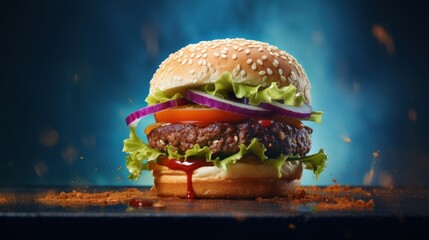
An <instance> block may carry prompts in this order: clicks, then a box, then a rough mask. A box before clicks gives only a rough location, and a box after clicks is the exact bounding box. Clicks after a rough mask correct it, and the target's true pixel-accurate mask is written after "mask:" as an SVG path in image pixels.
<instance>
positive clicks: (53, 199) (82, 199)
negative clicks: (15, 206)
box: [36, 188, 156, 206]
mask: <svg viewBox="0 0 429 240" xmlns="http://www.w3.org/2000/svg"><path fill="white" fill-rule="evenodd" d="M139 198H145V199H151V198H156V193H154V192H153V191H139V190H137V189H136V188H129V189H126V190H124V191H105V192H98V193H88V192H79V191H76V190H73V191H72V192H67V193H66V192H60V193H55V192H49V193H47V194H43V195H40V196H39V197H37V198H36V201H37V202H39V203H42V204H46V205H62V206H91V205H92V206H95V205H96V206H103V205H116V204H125V203H128V202H129V201H130V200H132V199H139Z"/></svg>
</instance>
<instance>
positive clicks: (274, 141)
mask: <svg viewBox="0 0 429 240" xmlns="http://www.w3.org/2000/svg"><path fill="white" fill-rule="evenodd" d="M312 132H313V130H312V129H311V128H310V127H307V126H304V127H303V128H301V129H299V128H296V127H293V126H290V125H288V124H287V123H283V122H276V121H273V123H272V124H271V125H269V126H268V127H264V126H262V125H261V124H260V123H259V122H258V121H255V120H247V121H245V122H241V123H212V124H210V125H208V126H206V127H197V126H195V125H193V124H169V125H165V126H162V127H159V128H156V129H154V130H152V131H151V132H150V133H149V135H148V140H149V145H150V146H151V147H152V148H155V149H158V150H161V151H167V146H172V147H173V149H174V150H176V151H178V152H179V153H180V154H184V152H185V151H186V150H187V149H190V148H193V147H194V145H195V144H199V145H200V147H204V146H208V147H209V148H210V150H211V151H212V152H213V156H214V157H217V156H218V157H227V156H230V155H232V154H234V153H237V152H238V151H239V148H238V146H239V145H240V144H242V143H244V144H245V145H248V144H250V142H251V141H252V139H253V138H257V139H258V140H259V141H260V142H261V143H263V144H264V145H265V147H266V148H267V151H266V152H265V155H267V156H268V157H273V158H274V157H278V156H279V155H280V154H281V153H283V154H285V155H289V154H291V153H292V154H293V155H295V154H299V155H300V156H305V155H306V154H307V153H308V152H309V151H310V148H311V139H310V137H311V133H312Z"/></svg>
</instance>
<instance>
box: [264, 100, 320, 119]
mask: <svg viewBox="0 0 429 240" xmlns="http://www.w3.org/2000/svg"><path fill="white" fill-rule="evenodd" d="M259 106H260V107H262V108H265V109H269V110H271V111H273V112H275V113H277V114H281V115H286V116H288V117H291V118H308V117H310V115H311V113H312V112H313V108H312V107H311V106H310V105H309V104H307V103H304V104H303V105H302V106H299V107H292V106H288V105H285V104H282V103H279V102H275V101H273V102H271V103H261V104H259Z"/></svg>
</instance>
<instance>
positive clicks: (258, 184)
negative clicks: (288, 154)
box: [150, 164, 303, 199]
mask: <svg viewBox="0 0 429 240" xmlns="http://www.w3.org/2000/svg"><path fill="white" fill-rule="evenodd" d="M231 167H234V166H231ZM150 168H151V169H152V172H153V176H154V186H155V189H156V191H157V193H158V195H159V196H167V197H171V196H174V197H181V198H186V193H187V176H186V174H185V173H184V172H182V171H174V170H170V169H169V168H167V167H164V166H161V165H158V164H152V166H151V167H150ZM208 168H216V167H208ZM233 171H234V170H233ZM287 171H288V175H287V176H283V177H282V178H277V177H274V176H272V177H261V176H258V177H255V176H248V177H239V178H236V177H233V178H229V177H219V176H210V177H204V176H198V174H195V173H194V174H193V177H192V186H193V190H194V192H195V195H196V197H197V198H228V199H232V198H234V199H243V198H258V197H263V198H269V197H282V196H287V195H288V194H289V193H290V192H291V191H292V190H293V189H294V188H296V187H299V186H300V183H301V176H302V172H303V168H302V165H296V166H294V167H289V169H288V170H287ZM214 175H215V174H214Z"/></svg>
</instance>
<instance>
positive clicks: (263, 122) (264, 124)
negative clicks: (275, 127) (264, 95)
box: [258, 119, 273, 128]
mask: <svg viewBox="0 0 429 240" xmlns="http://www.w3.org/2000/svg"><path fill="white" fill-rule="evenodd" d="M258 122H259V124H261V125H262V127H265V128H267V127H269V126H270V125H271V124H272V123H273V121H272V120H269V119H261V120H259V121H258Z"/></svg>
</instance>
